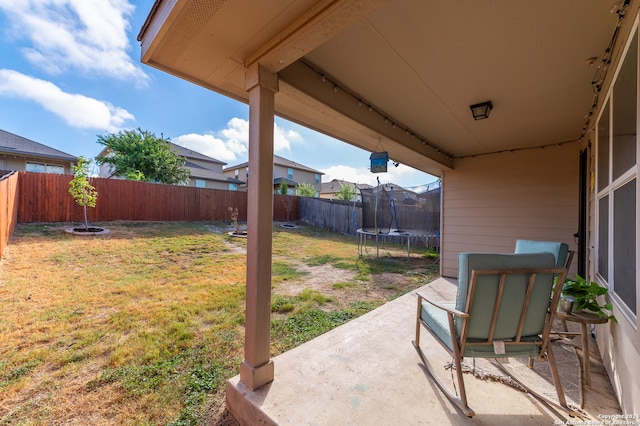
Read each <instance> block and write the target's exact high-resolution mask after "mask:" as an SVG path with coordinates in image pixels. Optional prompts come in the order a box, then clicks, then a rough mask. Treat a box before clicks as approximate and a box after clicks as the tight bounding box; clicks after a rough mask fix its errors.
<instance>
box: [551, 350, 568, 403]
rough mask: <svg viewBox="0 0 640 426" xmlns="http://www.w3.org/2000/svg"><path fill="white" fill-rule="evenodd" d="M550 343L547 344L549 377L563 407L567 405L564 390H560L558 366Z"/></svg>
mask: <svg viewBox="0 0 640 426" xmlns="http://www.w3.org/2000/svg"><path fill="white" fill-rule="evenodd" d="M551 346H552V345H551V343H549V345H547V355H548V358H549V359H548V361H549V368H550V369H551V377H553V384H554V385H555V387H556V392H557V394H558V402H560V405H562V406H563V407H565V408H568V407H567V400H566V399H565V397H564V391H563V390H562V383H560V374H559V373H558V366H557V365H556V359H555V357H554V356H553V349H551Z"/></svg>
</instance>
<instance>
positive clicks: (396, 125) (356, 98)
mask: <svg viewBox="0 0 640 426" xmlns="http://www.w3.org/2000/svg"><path fill="white" fill-rule="evenodd" d="M305 65H306V66H307V67H308V68H309V69H311V70H312V71H313V72H315V73H316V74H318V75H320V79H321V80H322V82H323V83H325V82H327V81H329V83H331V84H333V91H334V92H336V93H337V92H338V90H341V91H342V92H343V93H345V94H346V95H348V96H351V97H352V98H354V99H355V100H356V101H357V103H358V106H359V107H362V106H364V105H367V108H368V110H369V111H370V112H374V113H376V114H378V115H379V116H380V117H381V118H382V119H384V122H385V123H386V124H389V123H391V128H392V129H396V127H398V128H399V130H401V131H404V132H405V134H406V135H407V136H411V139H416V135H415V133H413V132H412V131H411V130H409V129H408V128H404V127H402V126H400V125H398V124H396V123H395V122H393V121H391V120H390V119H389V118H388V117H386V116H385V115H384V114H383V113H381V112H380V111H378V110H376V109H375V108H373V106H372V105H369V104H366V103H365V101H364V100H362V99H360V98H359V97H357V96H355V95H354V94H353V93H351V92H350V91H348V90H346V89H345V88H343V87H341V86H339V85H338V84H337V83H335V82H333V81H331V79H329V78H328V77H327V76H326V75H325V74H321V73H320V72H318V71H317V70H315V69H314V68H313V67H311V66H310V65H309V64H306V63H305ZM419 141H420V142H422V145H424V146H426V147H428V148H431V149H433V150H435V151H436V152H437V153H440V154H442V155H444V156H445V157H446V158H447V159H449V160H452V159H454V158H455V157H454V156H452V155H450V154H448V153H446V152H445V151H442V150H441V149H440V148H438V147H436V146H433V145H431V144H429V143H428V142H426V141H425V140H423V139H419Z"/></svg>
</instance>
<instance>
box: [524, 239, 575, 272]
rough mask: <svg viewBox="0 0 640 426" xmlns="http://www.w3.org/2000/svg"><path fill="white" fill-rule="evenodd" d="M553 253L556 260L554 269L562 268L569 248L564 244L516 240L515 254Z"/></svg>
mask: <svg viewBox="0 0 640 426" xmlns="http://www.w3.org/2000/svg"><path fill="white" fill-rule="evenodd" d="M540 252H549V253H553V255H554V256H555V258H556V267H558V268H564V264H565V263H566V261H567V256H568V254H569V246H568V245H567V244H566V243H556V242H551V241H533V240H517V241H516V251H515V253H540Z"/></svg>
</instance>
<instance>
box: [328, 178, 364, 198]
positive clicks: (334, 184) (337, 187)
mask: <svg viewBox="0 0 640 426" xmlns="http://www.w3.org/2000/svg"><path fill="white" fill-rule="evenodd" d="M346 185H350V186H352V187H353V188H355V199H356V201H362V194H360V189H369V188H371V185H369V184H367V183H353V182H347V181H346V180H340V179H333V180H331V181H329V182H322V189H321V190H320V198H328V199H329V200H333V199H335V198H336V194H337V193H338V192H340V191H341V190H342V188H344V187H345V186H346Z"/></svg>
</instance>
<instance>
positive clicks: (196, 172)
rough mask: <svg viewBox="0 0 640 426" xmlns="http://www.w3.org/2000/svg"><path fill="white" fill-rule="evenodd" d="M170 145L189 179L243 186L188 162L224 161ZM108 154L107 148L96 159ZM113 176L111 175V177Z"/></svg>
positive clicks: (220, 162) (240, 182) (222, 163)
mask: <svg viewBox="0 0 640 426" xmlns="http://www.w3.org/2000/svg"><path fill="white" fill-rule="evenodd" d="M169 143H170V144H171V147H172V148H173V150H174V151H175V152H176V153H177V154H178V155H179V156H181V157H184V158H185V160H186V161H185V164H184V166H185V167H186V168H187V169H189V177H191V178H194V179H208V180H215V181H219V182H228V183H235V184H243V183H244V182H243V181H241V180H238V179H234V178H232V177H229V176H226V175H224V174H222V173H219V172H217V171H215V170H212V169H210V168H207V167H206V166H203V165H202V164H197V163H194V162H193V161H189V160H194V161H203V162H206V163H209V164H211V165H216V166H220V167H222V166H224V165H226V164H227V163H225V162H224V161H220V160H218V159H215V158H213V157H209V156H207V155H204V154H201V153H199V152H197V151H194V150H192V149H189V148H185V147H183V146H180V145H177V144H175V143H173V142H169ZM108 153H109V148H104V149H103V150H102V151H100V154H98V157H104V156H106V155H107V154H108ZM112 176H113V175H112Z"/></svg>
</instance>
